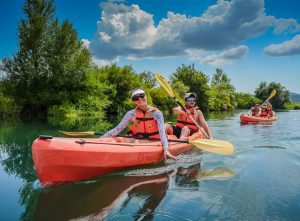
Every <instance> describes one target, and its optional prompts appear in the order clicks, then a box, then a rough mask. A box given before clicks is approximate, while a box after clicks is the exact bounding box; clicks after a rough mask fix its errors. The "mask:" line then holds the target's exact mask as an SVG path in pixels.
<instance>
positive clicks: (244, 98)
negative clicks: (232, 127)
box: [235, 92, 260, 109]
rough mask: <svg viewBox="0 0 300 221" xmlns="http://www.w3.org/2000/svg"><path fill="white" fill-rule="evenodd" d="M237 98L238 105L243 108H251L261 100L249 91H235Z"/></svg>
mask: <svg viewBox="0 0 300 221" xmlns="http://www.w3.org/2000/svg"><path fill="white" fill-rule="evenodd" d="M235 99H236V101H237V107H238V108H241V109H250V108H251V107H252V106H253V105H254V103H255V102H260V100H259V99H258V98H256V97H254V96H253V95H251V94H249V93H242V92H239V93H235Z"/></svg>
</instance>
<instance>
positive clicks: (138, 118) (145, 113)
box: [101, 88, 178, 160]
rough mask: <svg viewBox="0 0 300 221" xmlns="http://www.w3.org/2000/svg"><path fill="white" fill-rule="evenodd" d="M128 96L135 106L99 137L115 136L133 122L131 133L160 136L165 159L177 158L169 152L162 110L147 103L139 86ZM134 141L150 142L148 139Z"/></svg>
mask: <svg viewBox="0 0 300 221" xmlns="http://www.w3.org/2000/svg"><path fill="white" fill-rule="evenodd" d="M130 98H131V100H132V102H133V103H134V104H135V105H136V108H135V109H133V110H130V111H128V112H127V113H126V114H125V116H124V117H123V119H122V121H121V122H120V123H119V124H118V125H117V126H116V127H115V128H113V129H111V130H110V131H108V132H107V133H105V134H104V135H103V136H101V138H105V137H115V136H117V135H118V134H119V133H121V132H122V131H123V130H124V129H125V128H126V127H127V126H128V125H129V124H130V123H131V122H133V125H132V126H131V127H130V134H131V135H133V136H137V137H144V138H160V140H161V143H162V145H163V149H164V157H165V159H166V158H167V157H168V158H171V159H174V160H178V158H177V157H176V156H174V155H172V154H171V153H170V152H169V143H168V140H167V135H166V132H165V128H164V117H163V114H162V112H161V111H160V110H158V109H157V108H154V107H151V106H149V105H148V104H147V96H146V92H145V91H144V90H142V89H140V88H138V89H135V90H133V91H132V92H131V94H130ZM134 141H135V142H136V141H139V142H150V141H149V140H143V141H141V140H134Z"/></svg>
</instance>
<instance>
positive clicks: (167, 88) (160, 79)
mask: <svg viewBox="0 0 300 221" xmlns="http://www.w3.org/2000/svg"><path fill="white" fill-rule="evenodd" d="M155 78H156V80H157V81H158V82H159V84H160V85H161V86H162V87H163V88H164V89H165V91H166V92H167V93H168V94H169V95H170V96H171V97H172V98H173V99H174V100H175V101H176V102H177V104H179V106H180V107H181V108H182V109H183V110H184V111H185V112H186V111H187V110H186V108H185V107H184V106H183V105H182V104H181V103H180V102H179V100H178V99H177V98H176V96H175V94H174V93H173V90H172V88H171V86H170V85H169V83H168V82H167V80H166V79H165V78H164V77H163V76H161V75H160V74H158V73H157V74H155ZM189 118H190V119H191V120H192V121H193V123H194V124H195V125H196V126H197V127H198V128H199V130H201V131H202V133H203V134H204V135H205V137H206V138H208V139H210V137H209V136H208V135H207V133H206V132H205V131H204V130H203V129H202V127H200V126H199V124H198V123H197V122H196V120H195V119H194V118H193V117H192V116H191V115H189Z"/></svg>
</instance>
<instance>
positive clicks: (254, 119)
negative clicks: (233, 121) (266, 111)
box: [240, 114, 277, 123]
mask: <svg viewBox="0 0 300 221" xmlns="http://www.w3.org/2000/svg"><path fill="white" fill-rule="evenodd" d="M240 120H241V123H259V122H270V121H276V120H277V116H276V115H275V116H273V117H271V118H266V117H254V116H249V115H245V114H242V115H241V116H240Z"/></svg>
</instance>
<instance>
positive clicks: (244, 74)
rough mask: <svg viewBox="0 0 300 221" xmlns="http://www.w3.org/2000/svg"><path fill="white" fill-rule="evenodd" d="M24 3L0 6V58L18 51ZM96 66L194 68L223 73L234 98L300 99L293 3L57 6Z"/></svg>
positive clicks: (159, 1)
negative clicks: (276, 90)
mask: <svg viewBox="0 0 300 221" xmlns="http://www.w3.org/2000/svg"><path fill="white" fill-rule="evenodd" d="M23 4H24V0H0V30H1V34H0V46H1V47H0V59H2V58H3V57H5V56H8V57H10V56H12V55H13V54H14V53H16V52H17V51H18V24H19V22H20V19H21V18H24V14H23V12H22V7H23ZM54 4H55V7H56V14H55V16H56V17H57V18H58V19H59V21H60V22H62V21H63V20H66V19H67V20H69V21H70V22H71V23H72V24H73V27H74V29H76V30H77V32H78V36H79V37H80V39H81V40H82V41H83V42H84V44H85V46H86V47H87V48H89V50H90V51H91V53H92V55H93V60H94V62H95V63H96V64H98V65H100V66H101V65H105V64H109V63H112V62H116V63H117V64H118V65H120V66H124V65H131V66H132V67H133V68H134V70H135V71H136V72H137V73H141V72H143V71H150V72H153V73H157V72H159V73H161V74H162V75H163V76H165V77H168V76H169V75H170V74H172V73H174V72H175V71H176V68H178V67H180V66H181V65H182V64H185V65H191V64H194V65H195V68H196V69H197V70H199V71H202V72H203V73H205V74H206V75H208V76H209V77H210V78H211V76H212V75H213V74H214V73H215V72H216V71H215V70H216V68H221V69H222V70H223V71H224V72H225V73H226V74H227V75H228V77H229V78H230V79H231V82H232V84H233V85H234V86H235V88H236V91H238V92H249V93H254V90H255V89H256V88H257V87H258V85H259V83H260V82H261V81H266V82H268V83H269V82H273V81H274V82H278V83H281V84H282V85H283V86H285V87H286V88H287V89H288V90H289V91H291V92H295V93H300V13H299V11H300V1H298V0H231V1H225V0H121V1H120V0H119V1H112V0H110V1H100V0H56V1H55V2H54Z"/></svg>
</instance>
